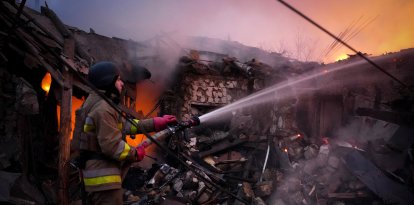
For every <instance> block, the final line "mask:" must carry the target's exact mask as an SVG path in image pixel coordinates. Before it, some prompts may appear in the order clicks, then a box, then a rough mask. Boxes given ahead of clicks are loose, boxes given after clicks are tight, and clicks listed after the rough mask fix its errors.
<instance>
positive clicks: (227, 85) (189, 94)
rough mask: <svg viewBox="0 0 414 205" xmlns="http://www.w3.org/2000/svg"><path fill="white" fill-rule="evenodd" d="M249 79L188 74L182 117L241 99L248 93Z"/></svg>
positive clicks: (184, 89) (203, 112) (185, 82)
mask: <svg viewBox="0 0 414 205" xmlns="http://www.w3.org/2000/svg"><path fill="white" fill-rule="evenodd" d="M247 83H248V81H247V79H243V78H229V79H225V78H222V77H218V76H212V75H208V76H205V75H204V76H200V75H199V76H197V75H187V76H185V78H184V81H183V87H182V91H183V93H184V97H183V98H184V103H183V105H182V108H181V117H182V119H184V120H185V119H189V118H190V117H191V115H202V114H205V113H206V112H208V111H211V110H212V109H215V108H219V107H222V106H224V105H226V104H230V103H231V102H234V101H236V100H237V99H240V98H241V97H244V96H246V95H247V94H248V90H247Z"/></svg>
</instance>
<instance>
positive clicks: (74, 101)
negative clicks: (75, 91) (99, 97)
mask: <svg viewBox="0 0 414 205" xmlns="http://www.w3.org/2000/svg"><path fill="white" fill-rule="evenodd" d="M83 101H84V99H79V98H76V97H75V96H72V118H71V120H72V122H71V127H72V128H71V133H70V139H72V138H73V129H74V128H75V111H76V110H77V109H79V108H80V107H81V106H82V104H83ZM56 109H57V120H58V130H59V131H60V105H58V106H57V108H56Z"/></svg>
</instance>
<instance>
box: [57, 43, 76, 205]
mask: <svg viewBox="0 0 414 205" xmlns="http://www.w3.org/2000/svg"><path fill="white" fill-rule="evenodd" d="M63 50H64V53H65V55H66V56H68V58H69V59H73V57H74V55H75V41H74V39H73V38H66V39H65V41H64V47H63ZM62 70H63V75H64V79H65V80H64V84H65V86H63V87H62V88H61V89H62V90H61V92H62V99H61V105H60V106H61V108H60V133H59V134H60V135H59V165H58V186H59V189H58V201H59V204H62V205H68V204H69V192H68V190H69V188H68V187H69V186H68V184H69V173H68V170H69V168H68V165H69V157H70V135H71V132H72V128H71V124H72V123H71V121H72V119H71V118H72V90H73V88H72V84H73V83H72V82H73V80H72V73H71V72H70V70H69V68H67V67H66V66H64V67H63V69H62Z"/></svg>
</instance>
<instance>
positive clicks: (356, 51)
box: [277, 0, 414, 93]
mask: <svg viewBox="0 0 414 205" xmlns="http://www.w3.org/2000/svg"><path fill="white" fill-rule="evenodd" d="M277 1H278V2H280V3H281V4H283V5H284V6H286V7H287V8H289V9H290V10H292V11H293V12H295V13H296V14H298V15H299V16H301V17H303V18H304V19H306V20H307V21H309V23H311V24H313V25H314V26H316V27H318V28H319V29H320V30H322V31H323V32H325V33H326V34H328V35H329V36H331V37H332V38H334V39H335V40H337V41H338V42H340V43H341V44H342V45H344V46H345V47H347V48H349V49H350V50H352V51H353V52H355V54H357V55H358V56H359V57H361V58H363V59H364V60H366V61H367V62H368V63H369V64H371V65H372V66H374V68H376V69H378V70H380V71H381V72H383V73H384V74H385V75H387V76H388V77H390V78H392V79H393V80H395V81H396V82H398V83H399V84H401V85H402V86H403V87H405V88H407V89H408V90H409V91H411V92H413V93H414V89H413V88H411V87H409V86H408V85H407V84H405V83H404V82H402V81H401V80H399V79H398V78H396V77H395V76H393V75H392V74H390V73H389V72H387V71H386V70H385V69H383V68H381V67H380V66H379V65H378V64H376V63H375V62H374V61H372V60H371V59H369V58H367V57H366V56H365V55H364V54H362V53H361V52H360V51H358V50H356V49H355V48H353V47H352V46H350V45H349V44H347V43H346V42H345V41H343V40H342V39H341V38H340V37H337V36H335V35H334V34H332V33H331V32H330V31H328V30H327V29H325V28H324V27H322V26H321V25H319V24H318V23H316V22H315V21H314V20H312V19H311V18H309V17H308V16H306V15H305V14H303V13H302V12H300V11H299V10H297V9H296V8H295V7H293V6H291V5H290V4H288V3H286V2H285V1H283V0H277Z"/></svg>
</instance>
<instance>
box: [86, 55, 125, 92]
mask: <svg viewBox="0 0 414 205" xmlns="http://www.w3.org/2000/svg"><path fill="white" fill-rule="evenodd" d="M119 74H120V72H119V70H118V68H117V66H116V65H115V64H114V63H113V62H110V61H101V62H98V63H96V64H95V65H93V66H92V67H90V68H89V73H88V80H89V82H91V83H92V84H93V85H94V86H95V87H96V88H98V89H103V90H107V89H110V88H111V87H112V86H113V84H114V82H115V80H116V77H117V76H119Z"/></svg>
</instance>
